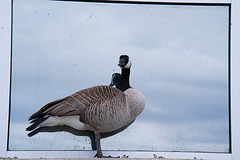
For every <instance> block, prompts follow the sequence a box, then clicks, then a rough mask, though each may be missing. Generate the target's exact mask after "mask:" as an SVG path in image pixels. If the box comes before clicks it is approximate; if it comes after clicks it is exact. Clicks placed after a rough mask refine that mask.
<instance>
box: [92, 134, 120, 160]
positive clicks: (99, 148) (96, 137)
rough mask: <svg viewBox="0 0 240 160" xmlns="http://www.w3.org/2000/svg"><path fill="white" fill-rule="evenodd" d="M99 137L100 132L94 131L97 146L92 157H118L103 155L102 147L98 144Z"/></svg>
mask: <svg viewBox="0 0 240 160" xmlns="http://www.w3.org/2000/svg"><path fill="white" fill-rule="evenodd" d="M100 139H101V135H100V133H96V132H95V141H96V146H97V154H96V155H95V156H94V157H97V158H120V157H112V156H103V154H102V149H101V144H100Z"/></svg>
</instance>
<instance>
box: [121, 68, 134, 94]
mask: <svg viewBox="0 0 240 160" xmlns="http://www.w3.org/2000/svg"><path fill="white" fill-rule="evenodd" d="M129 77H130V68H128V69H122V76H121V82H120V90H121V91H125V90H127V89H128V88H131V86H130V84H129Z"/></svg>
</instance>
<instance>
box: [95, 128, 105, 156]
mask: <svg viewBox="0 0 240 160" xmlns="http://www.w3.org/2000/svg"><path fill="white" fill-rule="evenodd" d="M100 139H101V136H100V134H99V133H96V132H95V142H96V146H97V154H96V155H95V156H94V157H97V158H103V154H102V149H101V144H100Z"/></svg>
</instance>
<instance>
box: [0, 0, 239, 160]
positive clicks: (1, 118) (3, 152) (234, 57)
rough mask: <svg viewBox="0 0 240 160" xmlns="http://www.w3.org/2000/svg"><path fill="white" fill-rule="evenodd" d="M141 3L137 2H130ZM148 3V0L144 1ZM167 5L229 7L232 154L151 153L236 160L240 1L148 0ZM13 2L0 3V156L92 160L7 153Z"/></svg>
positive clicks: (66, 154)
mask: <svg viewBox="0 0 240 160" xmlns="http://www.w3.org/2000/svg"><path fill="white" fill-rule="evenodd" d="M131 1H140V0H131ZM146 1H147V0H146ZM151 2H168V3H171V2H173V3H198V4H199V3H217V4H221V3H227V4H231V24H232V25H231V44H230V50H231V57H230V58H231V59H230V60H231V73H230V75H231V139H232V141H231V149H232V152H231V153H226V154H225V153H192V152H154V153H155V154H157V155H159V156H163V157H166V158H182V159H183V158H187V159H193V158H194V157H196V158H198V159H200V158H203V159H213V160H238V159H239V157H240V126H239V124H240V118H239V114H240V72H239V68H240V45H239V42H240V16H239V15H240V1H239V0H151ZM11 9H12V0H1V1H0V75H1V76H0V77H1V78H0V109H1V110H0V157H18V158H40V157H43V158H80V157H81V158H92V157H93V156H94V154H95V151H8V150H7V143H8V142H7V139H8V119H9V92H10V59H11V13H12V11H11ZM104 153H105V154H111V155H115V154H117V155H123V154H126V155H129V156H130V157H134V158H153V154H154V153H153V152H140V151H136V152H128V151H126V152H125V151H118V152H116V151H104Z"/></svg>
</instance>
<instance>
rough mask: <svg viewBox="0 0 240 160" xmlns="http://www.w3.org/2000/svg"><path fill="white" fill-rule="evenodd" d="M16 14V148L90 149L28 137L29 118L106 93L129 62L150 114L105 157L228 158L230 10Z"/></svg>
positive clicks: (95, 7) (81, 143)
mask: <svg viewBox="0 0 240 160" xmlns="http://www.w3.org/2000/svg"><path fill="white" fill-rule="evenodd" d="M13 7H14V8H13V47H12V88H11V115H10V136H9V149H10V150H91V145H90V140H89V138H88V137H85V136H76V135H72V134H70V133H68V132H57V133H42V132H41V133H39V134H37V135H35V136H33V137H28V136H27V134H28V132H26V131H25V128H26V127H27V126H28V125H29V122H28V121H27V120H28V117H29V116H30V115H31V114H33V113H34V112H36V111H37V110H38V109H40V108H41V107H42V106H43V105H45V104H47V103H48V102H51V101H53V100H56V99H59V98H62V97H66V96H68V95H70V94H72V93H74V92H76V91H78V90H81V89H84V88H88V87H92V86H96V85H103V84H104V85H109V84H110V80H111V75H112V74H113V73H115V72H119V73H120V68H119V67H118V66H117V64H118V60H119V56H120V55H121V54H127V55H129V57H130V60H131V61H132V68H131V75H130V84H131V86H132V87H134V88H136V89H138V90H140V91H141V92H142V93H143V94H144V96H145V99H146V106H145V109H144V111H143V113H142V114H141V115H140V116H139V117H138V118H137V119H136V121H135V122H134V123H133V124H132V125H130V126H129V127H128V128H127V129H126V130H124V131H123V132H121V133H118V134H116V135H114V136H112V137H108V138H105V139H103V140H102V148H103V149H104V150H144V151H199V152H229V100H228V99H229V93H228V69H229V68H228V58H229V57H228V41H229V39H228V38H229V37H228V34H229V33H228V30H229V29H228V28H229V26H228V22H229V18H228V16H229V15H228V13H229V8H228V7H227V6H199V5H198V6H193V5H189V6H186V5H180V6H179V5H143V4H138V5H136V4H106V3H85V2H56V1H46V0H36V1H30V0H17V1H13ZM64 139H68V140H67V141H65V140H64ZM122 139H124V141H123V140H122Z"/></svg>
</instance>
